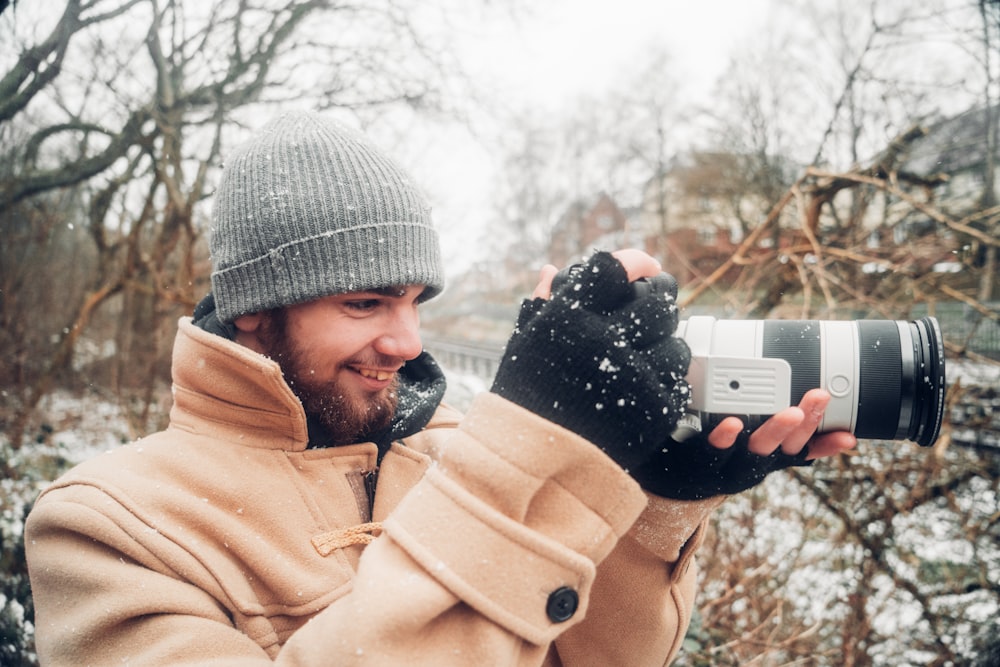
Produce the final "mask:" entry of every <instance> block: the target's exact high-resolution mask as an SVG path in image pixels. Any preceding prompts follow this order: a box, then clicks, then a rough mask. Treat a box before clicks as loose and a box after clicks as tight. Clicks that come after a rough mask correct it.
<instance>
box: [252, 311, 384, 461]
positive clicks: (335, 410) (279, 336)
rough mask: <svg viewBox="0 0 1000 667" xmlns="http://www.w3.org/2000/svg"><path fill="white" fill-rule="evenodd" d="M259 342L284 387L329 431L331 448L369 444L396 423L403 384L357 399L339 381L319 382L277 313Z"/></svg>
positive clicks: (376, 362) (377, 361) (373, 362)
mask: <svg viewBox="0 0 1000 667" xmlns="http://www.w3.org/2000/svg"><path fill="white" fill-rule="evenodd" d="M260 340H261V342H262V343H263V345H264V347H265V350H266V354H267V356H269V357H270V358H271V359H273V360H274V361H275V362H277V364H278V365H279V366H280V367H281V372H282V374H283V375H284V377H285V382H287V383H288V386H289V387H290V388H291V390H292V392H293V393H294V394H295V395H296V396H297V397H298V399H299V401H300V402H301V403H302V407H303V409H304V410H305V413H306V416H307V417H311V418H313V419H314V420H316V421H317V422H319V424H320V425H322V426H323V428H324V429H325V430H326V432H327V433H326V434H327V437H328V442H327V443H326V444H327V445H328V446H331V447H335V446H338V445H349V444H354V443H358V442H365V441H367V440H369V439H370V436H373V435H376V434H378V433H380V432H382V431H385V430H386V429H387V428H388V427H389V425H390V424H391V423H392V418H393V416H394V415H395V414H396V404H397V402H398V400H399V398H398V397H399V393H398V391H397V389H398V386H399V378H398V377H396V378H395V379H394V380H393V383H392V386H390V387H389V388H387V389H383V390H382V391H379V392H376V393H364V394H362V395H358V394H357V392H352V391H350V390H349V388H347V387H344V386H341V385H342V383H340V382H337V381H336V380H330V381H318V380H316V379H315V373H314V368H315V363H314V361H312V360H310V358H309V355H308V353H307V351H306V350H305V349H304V346H303V345H301V344H299V343H298V342H296V341H295V340H292V338H291V336H289V334H288V322H287V319H286V316H285V311H284V310H281V309H278V310H273V311H269V312H267V313H265V314H264V317H263V321H262V322H261V331H260ZM348 364H357V365H362V366H376V367H377V366H389V365H391V362H390V363H385V361H384V360H382V359H381V358H378V357H375V358H371V359H367V358H366V359H365V360H362V359H361V358H356V359H348V360H346V361H344V362H341V364H340V365H341V367H342V368H343V367H346V366H347V365H348Z"/></svg>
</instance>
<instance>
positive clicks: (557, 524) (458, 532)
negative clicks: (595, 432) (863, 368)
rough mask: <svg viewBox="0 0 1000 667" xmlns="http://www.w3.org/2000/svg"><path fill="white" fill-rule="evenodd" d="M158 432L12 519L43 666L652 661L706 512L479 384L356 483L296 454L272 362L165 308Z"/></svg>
mask: <svg viewBox="0 0 1000 667" xmlns="http://www.w3.org/2000/svg"><path fill="white" fill-rule="evenodd" d="M173 376H174V387H173V390H174V406H173V408H172V410H171V415H170V425H169V427H168V428H167V429H166V430H165V431H163V432H161V433H157V434H155V435H152V436H149V437H147V438H143V439H141V440H139V441H137V442H135V443H133V444H130V445H126V446H123V447H120V448H118V449H115V450H113V451H109V452H107V453H106V454H103V455H100V456H98V457H97V458H95V459H93V460H90V461H88V462H86V463H84V464H81V465H79V466H77V467H76V468H75V469H73V470H72V471H70V472H69V473H68V474H66V475H65V476H63V477H62V478H61V479H59V480H57V481H56V482H55V483H53V484H52V485H51V486H49V487H48V488H47V489H46V490H45V491H44V493H42V494H41V496H40V498H39V500H38V502H37V504H36V505H35V507H34V509H33V511H32V513H31V515H30V516H29V519H28V522H27V527H26V539H25V542H26V547H27V556H28V566H29V571H30V576H31V584H32V590H33V595H34V600H35V606H36V641H37V647H38V654H39V657H40V660H41V663H42V665H46V666H61V665H65V666H67V667H68V666H72V667H83V666H85V665H95V666H104V665H135V666H141V667H147V666H151V665H170V666H172V667H177V666H180V665H233V666H237V665H238V666H240V667H248V666H252V665H270V664H272V663H273V664H281V665H435V666H438V667H440V666H443V665H477V666H479V665H552V666H555V665H604V666H606V665H640V666H642V665H663V664H666V663H668V662H669V661H670V660H671V659H672V657H673V656H674V655H675V654H676V653H677V651H678V648H679V645H680V642H681V639H682V637H683V634H684V631H685V629H686V627H687V624H688V620H689V617H690V610H691V608H692V604H693V602H692V600H693V596H694V582H695V568H694V567H693V566H692V562H693V554H694V552H695V550H696V549H697V547H698V544H699V542H700V536H701V533H702V530H703V528H702V525H703V521H704V518H705V516H706V514H707V513H708V512H709V511H710V510H711V508H712V507H713V506H714V505H715V504H716V502H717V501H715V500H711V501H706V502H697V503H692V502H688V503H684V502H677V501H668V500H664V499H661V498H649V497H647V495H646V494H645V493H643V491H642V490H641V489H640V488H639V486H638V485H637V484H636V483H635V482H634V481H633V480H632V479H631V478H630V477H629V476H628V475H627V474H626V473H625V472H624V471H623V470H622V469H621V468H619V467H618V466H617V465H615V464H614V462H612V461H611V459H609V458H607V457H606V456H605V455H604V454H603V453H602V452H601V451H600V450H599V449H597V448H596V447H594V446H593V445H591V444H590V443H589V442H587V441H586V440H583V439H582V438H580V437H578V436H576V435H575V434H573V433H570V432H569V431H566V430H564V429H562V428H560V427H558V426H556V425H553V424H551V423H549V422H547V421H545V420H543V419H541V418H539V417H537V416H535V415H533V414H532V413H529V412H527V411H525V410H523V409H521V408H520V407H518V406H516V405H514V404H512V403H509V402H507V401H505V400H504V399H502V398H500V397H498V396H495V395H492V394H484V395H482V396H479V397H478V398H477V399H476V400H475V401H474V402H473V405H472V406H471V408H470V410H469V411H468V414H467V415H465V416H464V417H461V416H460V415H459V414H458V413H456V412H455V411H453V410H451V409H448V408H446V407H441V408H439V409H438V411H437V413H436V414H435V417H434V418H433V420H432V421H431V423H430V424H429V425H428V426H427V427H426V428H425V429H424V430H423V431H421V432H420V433H418V434H417V435H414V436H412V437H410V438H407V439H406V441H405V442H397V443H396V444H394V445H393V446H392V448H391V450H390V451H389V452H388V453H387V454H386V455H385V457H384V459H383V460H382V461H381V465H380V466H379V467H378V475H377V485H376V486H374V487H373V484H372V482H373V481H374V480H375V479H376V478H375V476H374V474H373V472H374V470H375V468H376V463H377V449H376V446H375V445H374V444H372V443H361V444H357V445H352V446H347V447H336V448H327V449H307V447H306V444H307V434H306V418H305V415H304V413H303V411H302V407H301V405H300V403H299V402H298V400H297V399H296V398H295V396H294V395H293V394H292V392H291V390H290V389H289V387H288V385H287V384H286V383H285V382H284V380H283V378H282V375H281V371H280V369H279V368H278V366H277V365H276V364H275V363H274V362H272V361H271V360H269V359H267V358H265V357H263V356H261V355H259V354H257V353H255V352H253V351H251V350H249V349H247V348H244V347H242V346H240V345H238V344H236V343H233V342H230V341H228V340H226V339H224V338H222V337H220V336H215V335H213V334H210V333H207V332H205V331H203V330H201V329H199V328H197V327H195V326H194V325H193V324H192V323H191V322H190V320H187V319H185V320H182V321H181V324H180V330H179V333H178V336H177V341H176V344H175V350H174V361H173Z"/></svg>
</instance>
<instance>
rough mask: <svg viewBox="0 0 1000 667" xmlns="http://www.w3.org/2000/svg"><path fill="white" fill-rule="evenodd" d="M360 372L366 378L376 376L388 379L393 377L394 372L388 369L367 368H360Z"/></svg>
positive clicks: (380, 378) (376, 377)
mask: <svg viewBox="0 0 1000 667" xmlns="http://www.w3.org/2000/svg"><path fill="white" fill-rule="evenodd" d="M358 372H359V373H361V375H363V376H364V377H366V378H375V379H376V380H388V379H389V378H391V377H392V373H389V372H387V371H373V370H369V369H367V368H360V369H358Z"/></svg>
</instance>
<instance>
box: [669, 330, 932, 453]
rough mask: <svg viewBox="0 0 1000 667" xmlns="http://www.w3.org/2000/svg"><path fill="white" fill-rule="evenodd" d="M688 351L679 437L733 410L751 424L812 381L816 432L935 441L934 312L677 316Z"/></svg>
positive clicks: (787, 402) (796, 395) (799, 394)
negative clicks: (909, 315)
mask: <svg viewBox="0 0 1000 667" xmlns="http://www.w3.org/2000/svg"><path fill="white" fill-rule="evenodd" d="M676 335H677V336H679V337H681V338H683V339H684V340H685V342H686V343H687V344H688V347H689V348H690V349H691V365H690V367H689V369H688V374H687V377H686V379H687V381H688V383H689V384H690V385H691V396H692V398H691V403H690V405H689V412H688V414H687V415H685V417H684V418H682V420H681V422H680V424H679V425H678V430H677V431H676V432H675V433H674V438H675V439H678V440H683V439H685V438H686V437H690V436H691V435H692V434H694V433H696V432H699V431H701V430H705V429H707V428H709V427H711V426H712V425H714V424H716V423H718V422H719V421H721V420H722V419H723V418H724V417H726V416H729V415H735V416H738V417H740V418H742V419H743V420H744V422H746V423H748V425H749V426H750V427H751V428H753V427H755V425H756V424H757V423H759V422H760V421H762V420H763V418H766V416H767V415H771V414H774V413H775V412H778V411H779V410H782V409H783V408H786V407H788V406H790V405H795V404H797V403H798V402H799V401H800V400H801V398H802V396H803V395H804V394H805V392H807V391H808V390H810V389H812V388H814V387H819V388H822V389H825V390H827V391H828V392H829V393H830V396H831V400H830V404H829V405H828V407H827V409H826V412H825V413H824V416H823V419H822V421H821V423H820V425H819V427H818V429H817V430H818V431H820V432H828V431H837V430H843V431H850V432H851V433H854V434H855V435H856V436H858V437H860V438H874V439H883V440H901V439H909V440H913V441H915V442H917V443H918V444H920V445H922V446H925V447H926V446H930V445H932V444H934V442H935V441H936V440H937V437H938V434H939V432H940V428H941V421H942V418H943V414H944V393H945V387H946V384H945V363H944V354H943V350H944V345H943V341H942V336H941V330H940V327H939V325H938V322H937V320H936V319H935V318H932V317H924V318H922V319H920V320H915V321H909V322H908V321H903V320H856V321H839V320H717V319H716V318H714V317H708V316H697V317H691V318H689V319H687V320H682V321H681V322H680V323H679V324H678V328H677V332H676Z"/></svg>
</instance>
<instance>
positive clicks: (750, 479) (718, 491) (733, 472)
mask: <svg viewBox="0 0 1000 667" xmlns="http://www.w3.org/2000/svg"><path fill="white" fill-rule="evenodd" d="M750 433H751V431H750V430H747V429H745V430H744V431H743V433H741V434H740V436H739V438H737V440H736V442H735V443H734V444H733V446H732V447H728V448H726V449H718V448H716V447H713V446H712V445H710V444H709V443H708V439H707V438H706V437H705V435H703V434H698V435H696V436H693V437H691V438H689V439H687V440H685V441H684V442H677V441H675V440H673V439H670V438H667V442H666V445H665V446H664V447H662V448H661V449H660V450H659V451H657V452H656V453H655V454H653V456H652V457H651V458H650V459H649V460H648V461H646V462H645V463H644V464H643V465H642V466H640V467H639V469H638V470H636V471H635V473H634V474H633V475H632V476H633V477H634V478H635V479H636V481H638V482H639V484H640V485H641V486H642V488H644V489H646V490H647V491H649V492H650V493H654V494H656V495H658V496H662V497H664V498H674V499H677V500H700V499H702V498H709V497H711V496H718V495H729V494H733V493H739V492H740V491H745V490H747V489H749V488H751V487H754V486H756V485H758V484H760V483H761V482H762V481H764V478H765V477H767V475H769V474H770V473H772V472H774V471H775V470H781V469H783V468H788V467H790V466H808V465H812V461H806V456H808V454H809V450H808V447H806V448H803V449H802V451H801V452H799V453H798V454H796V455H795V456H790V455H788V454H785V453H784V452H782V451H781V448H780V447H779V448H778V449H777V450H775V451H774V453H772V454H771V455H770V456H760V455H759V454H754V453H753V452H751V451H750V450H748V449H747V441H748V440H749V437H750Z"/></svg>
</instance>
